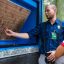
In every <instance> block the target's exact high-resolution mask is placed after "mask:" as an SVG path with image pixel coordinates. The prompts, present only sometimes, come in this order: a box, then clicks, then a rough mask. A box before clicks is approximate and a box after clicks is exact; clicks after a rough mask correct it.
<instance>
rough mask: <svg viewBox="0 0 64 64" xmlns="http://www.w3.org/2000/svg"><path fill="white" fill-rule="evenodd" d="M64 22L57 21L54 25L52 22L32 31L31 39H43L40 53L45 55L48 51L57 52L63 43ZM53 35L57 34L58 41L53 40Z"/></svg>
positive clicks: (44, 23) (30, 33)
mask: <svg viewBox="0 0 64 64" xmlns="http://www.w3.org/2000/svg"><path fill="white" fill-rule="evenodd" d="M62 25H64V24H62V22H61V21H60V20H58V19H56V21H55V23H54V24H53V25H52V24H51V23H50V21H49V20H48V21H47V22H43V23H41V24H40V25H39V26H38V27H36V28H34V29H33V30H31V31H30V32H29V33H28V34H29V36H30V37H33V36H36V35H38V36H39V38H40V39H41V41H42V42H41V47H40V53H42V54H44V53H46V52H48V51H52V50H56V48H57V47H58V46H59V45H60V43H61V42H62V41H63V28H62V27H63V26H62ZM52 33H55V34H56V39H52Z"/></svg>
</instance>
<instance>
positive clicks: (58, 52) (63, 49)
mask: <svg viewBox="0 0 64 64" xmlns="http://www.w3.org/2000/svg"><path fill="white" fill-rule="evenodd" d="M62 55H64V43H62V44H61V45H59V46H58V48H57V49H56V52H55V58H56V59H57V58H59V57H61V56H62Z"/></svg>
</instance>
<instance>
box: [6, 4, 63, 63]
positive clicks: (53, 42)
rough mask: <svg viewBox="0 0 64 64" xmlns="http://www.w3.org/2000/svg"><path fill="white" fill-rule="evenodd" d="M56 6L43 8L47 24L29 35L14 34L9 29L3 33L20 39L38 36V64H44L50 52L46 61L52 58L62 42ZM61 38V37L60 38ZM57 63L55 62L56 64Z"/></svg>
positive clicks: (41, 25)
mask: <svg viewBox="0 0 64 64" xmlns="http://www.w3.org/2000/svg"><path fill="white" fill-rule="evenodd" d="M56 12H57V9H56V6H55V5H53V4H51V5H47V6H46V7H45V15H46V17H47V19H48V21H47V22H44V23H41V24H40V25H39V26H38V27H37V28H35V29H33V30H32V31H30V32H29V33H16V32H13V31H12V30H10V29H6V31H5V33H6V35H8V36H13V37H20V38H30V37H32V36H35V35H39V37H40V38H41V41H42V43H41V47H40V53H41V55H40V58H39V64H46V62H45V57H46V56H47V55H46V54H47V53H49V52H51V53H50V55H49V57H48V60H49V61H50V60H51V59H50V58H53V56H54V53H55V50H56V48H57V47H58V46H59V44H60V43H61V42H62V41H63V34H62V29H61V27H62V24H61V22H60V20H58V19H57V18H56ZM60 36H61V37H60ZM57 62H58V61H56V64H59V63H57Z"/></svg>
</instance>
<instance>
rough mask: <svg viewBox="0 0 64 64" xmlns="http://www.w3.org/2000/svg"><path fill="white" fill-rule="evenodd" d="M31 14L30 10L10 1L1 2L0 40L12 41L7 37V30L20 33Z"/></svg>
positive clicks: (1, 0)
mask: <svg viewBox="0 0 64 64" xmlns="http://www.w3.org/2000/svg"><path fill="white" fill-rule="evenodd" d="M29 13H30V12H29V11H28V10H26V9H24V8H23V7H19V6H17V5H15V4H12V3H10V2H9V1H8V0H0V40H6V39H12V38H10V37H8V36H6V35H5V32H4V31H5V28H10V29H12V30H13V31H17V32H18V31H19V28H20V27H22V25H23V24H24V22H25V20H26V18H27V17H28V15H29Z"/></svg>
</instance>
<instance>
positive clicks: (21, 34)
mask: <svg viewBox="0 0 64 64" xmlns="http://www.w3.org/2000/svg"><path fill="white" fill-rule="evenodd" d="M13 36H14V37H19V38H25V39H28V38H29V35H28V33H16V32H15V33H14V34H13Z"/></svg>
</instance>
